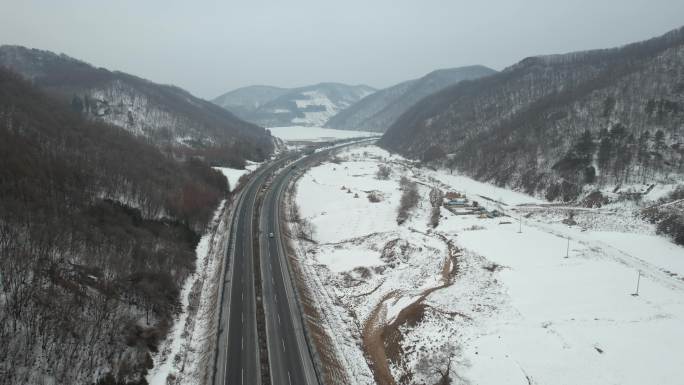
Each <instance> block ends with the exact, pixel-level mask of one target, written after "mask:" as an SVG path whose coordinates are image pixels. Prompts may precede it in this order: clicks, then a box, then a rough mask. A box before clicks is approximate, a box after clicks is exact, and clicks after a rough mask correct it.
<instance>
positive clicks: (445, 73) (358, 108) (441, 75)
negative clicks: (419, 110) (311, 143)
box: [325, 66, 496, 132]
mask: <svg viewBox="0 0 684 385" xmlns="http://www.w3.org/2000/svg"><path fill="white" fill-rule="evenodd" d="M494 73H496V71H494V70H493V69H491V68H487V67H485V66H468V67H458V68H448V69H441V70H437V71H432V72H430V73H429V74H427V75H425V76H423V77H421V78H419V79H413V80H408V81H405V82H402V83H399V84H397V85H394V86H392V87H389V88H385V89H383V90H380V91H377V92H375V93H373V94H371V95H369V96H366V97H365V98H363V99H361V100H359V101H358V102H356V103H354V104H353V105H351V106H350V107H349V108H347V109H345V110H342V111H341V112H340V113H338V114H337V115H334V116H333V117H332V118H330V120H328V122H327V123H326V124H325V125H326V127H330V128H337V129H342V130H363V131H377V132H385V131H386V130H387V128H389V126H391V125H392V123H394V121H395V120H396V119H397V118H398V117H399V116H401V114H403V113H404V112H406V110H408V109H409V108H411V106H413V105H414V104H416V103H417V102H418V101H419V100H421V99H422V98H424V97H426V96H428V95H430V94H433V93H435V92H437V91H440V90H442V89H444V88H447V87H449V86H451V85H454V84H457V83H458V82H460V81H462V80H469V79H477V78H480V77H483V76H488V75H491V74H494Z"/></svg>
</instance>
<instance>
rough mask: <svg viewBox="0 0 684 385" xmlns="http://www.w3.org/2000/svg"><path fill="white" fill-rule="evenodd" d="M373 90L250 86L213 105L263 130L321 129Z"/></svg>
mask: <svg viewBox="0 0 684 385" xmlns="http://www.w3.org/2000/svg"><path fill="white" fill-rule="evenodd" d="M374 91H375V89H374V88H371V87H368V86H365V85H358V86H350V85H346V84H339V83H320V84H315V85H311V86H306V87H299V88H292V89H283V88H276V87H267V86H252V87H244V88H240V89H237V90H234V91H231V92H229V93H227V94H224V95H222V96H219V97H218V98H216V99H214V100H213V102H214V103H216V104H218V105H220V106H222V107H223V108H226V109H227V110H229V111H231V112H233V113H235V114H236V115H238V116H239V117H241V118H242V119H245V120H247V121H250V122H253V123H256V124H259V125H262V126H264V127H283V126H292V125H301V126H323V124H324V123H325V122H326V121H327V120H328V119H329V118H330V117H331V116H334V115H335V114H337V113H338V112H339V111H342V110H344V109H345V108H347V107H349V106H350V105H352V104H354V103H355V102H357V101H358V100H360V99H362V98H363V97H365V96H367V95H369V94H371V93H373V92H374Z"/></svg>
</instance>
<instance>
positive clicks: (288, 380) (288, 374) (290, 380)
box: [287, 370, 292, 385]
mask: <svg viewBox="0 0 684 385" xmlns="http://www.w3.org/2000/svg"><path fill="white" fill-rule="evenodd" d="M287 382H288V383H289V384H290V385H292V379H291V378H290V371H289V370H288V371H287Z"/></svg>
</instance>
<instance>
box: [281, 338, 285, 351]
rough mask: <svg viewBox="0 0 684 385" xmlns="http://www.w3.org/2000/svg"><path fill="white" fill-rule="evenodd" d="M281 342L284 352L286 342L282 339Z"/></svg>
mask: <svg viewBox="0 0 684 385" xmlns="http://www.w3.org/2000/svg"><path fill="white" fill-rule="evenodd" d="M280 342H282V343H283V351H285V340H284V339H282V338H281V339H280Z"/></svg>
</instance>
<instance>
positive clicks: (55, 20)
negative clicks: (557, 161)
mask: <svg viewBox="0 0 684 385" xmlns="http://www.w3.org/2000/svg"><path fill="white" fill-rule="evenodd" d="M2 3H3V4H2V6H1V7H0V8H1V9H0V44H21V45H25V46H29V47H34V48H41V49H47V50H51V51H56V52H60V53H66V54H68V55H70V56H73V57H76V58H79V59H82V60H85V61H87V62H90V63H92V64H94V65H96V66H100V67H106V68H109V69H117V70H121V71H125V72H129V73H132V74H135V75H138V76H141V77H145V78H148V79H150V80H153V81H156V82H161V83H171V84H175V85H178V86H181V87H183V88H186V89H188V90H189V91H191V92H193V93H195V94H196V95H198V96H201V97H204V98H213V97H215V96H217V95H219V94H221V93H223V92H225V91H227V90H231V89H234V88H237V87H242V86H247V85H251V84H267V85H276V86H282V87H292V86H300V85H307V84H312V83H318V82H323V81H336V82H343V83H350V84H361V83H364V84H368V85H371V86H374V87H386V86H390V85H392V84H395V83H397V82H400V81H403V80H407V79H410V78H415V77H419V76H421V75H423V74H425V73H427V72H429V71H432V70H434V69H437V68H447V67H458V66H463V65H470V64H484V65H487V66H489V67H491V68H494V69H497V70H500V69H502V68H504V67H506V66H508V65H511V64H513V63H515V62H517V61H519V60H520V59H522V58H524V57H527V56H531V55H538V54H549V53H563V52H568V51H575V50H583V49H591V48H603V47H611V46H616V45H622V44H625V43H628V42H632V41H638V40H644V39H647V38H649V37H653V36H657V35H660V34H662V33H664V32H666V31H668V30H670V29H674V28H677V27H679V26H681V25H684V17H683V16H684V1H682V0H518V1H515V0H489V1H486V0H484V1H473V0H469V1H463V0H451V1H447V0H336V1H329V0H280V1H277V0H271V1H265V0H241V1H236V0H223V1H219V0H216V1H209V0H193V1H189V0H163V1H162V0H137V1H133V0H110V1H98V0H60V1H55V0H15V1H13V0H2Z"/></svg>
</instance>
